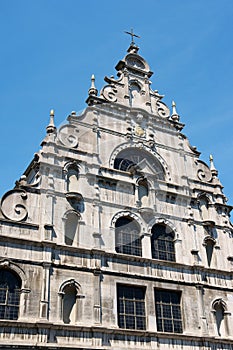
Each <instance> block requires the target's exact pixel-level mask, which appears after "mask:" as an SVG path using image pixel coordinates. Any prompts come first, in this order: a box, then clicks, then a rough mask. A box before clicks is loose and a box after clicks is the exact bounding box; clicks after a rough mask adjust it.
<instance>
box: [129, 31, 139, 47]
mask: <svg viewBox="0 0 233 350" xmlns="http://www.w3.org/2000/svg"><path fill="white" fill-rule="evenodd" d="M125 33H126V34H129V35H130V36H131V45H135V42H134V37H135V38H140V36H139V35H136V34H134V32H133V28H131V31H130V32H126V31H125Z"/></svg>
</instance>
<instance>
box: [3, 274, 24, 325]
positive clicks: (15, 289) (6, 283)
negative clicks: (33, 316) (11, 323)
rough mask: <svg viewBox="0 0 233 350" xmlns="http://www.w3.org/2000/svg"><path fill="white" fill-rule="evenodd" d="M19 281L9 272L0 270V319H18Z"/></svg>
mask: <svg viewBox="0 0 233 350" xmlns="http://www.w3.org/2000/svg"><path fill="white" fill-rule="evenodd" d="M20 288H21V281H20V279H19V277H18V276H17V275H16V274H14V273H12V272H11V271H8V270H5V269H1V270H0V319H7V320H16V319H17V318H18V311H19V301H20Z"/></svg>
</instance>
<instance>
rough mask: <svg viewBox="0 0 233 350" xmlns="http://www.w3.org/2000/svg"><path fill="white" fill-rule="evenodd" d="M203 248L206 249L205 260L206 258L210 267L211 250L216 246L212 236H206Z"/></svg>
mask: <svg viewBox="0 0 233 350" xmlns="http://www.w3.org/2000/svg"><path fill="white" fill-rule="evenodd" d="M203 246H204V247H205V248H206V258H207V263H208V266H209V267H211V262H212V258H213V250H214V247H215V246H216V240H215V239H214V238H213V237H212V236H210V235H207V236H205V238H204V240H203Z"/></svg>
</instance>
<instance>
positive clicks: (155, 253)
mask: <svg viewBox="0 0 233 350" xmlns="http://www.w3.org/2000/svg"><path fill="white" fill-rule="evenodd" d="M151 232H152V237H151V253H152V258H153V259H159V260H167V261H175V260H176V257H175V247H174V233H173V232H172V231H171V229H170V228H169V227H168V226H166V225H164V224H155V225H154V226H153V227H152V230H151Z"/></svg>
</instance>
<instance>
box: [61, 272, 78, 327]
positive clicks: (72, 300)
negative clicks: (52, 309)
mask: <svg viewBox="0 0 233 350" xmlns="http://www.w3.org/2000/svg"><path fill="white" fill-rule="evenodd" d="M58 295H59V296H60V298H59V314H60V319H61V320H62V321H63V322H64V323H66V324H75V323H76V322H77V321H78V320H79V319H80V317H81V313H82V304H81V300H82V299H83V295H82V294H81V286H80V284H79V283H77V282H76V281H75V280H74V279H70V280H68V281H65V282H64V283H63V284H62V286H61V287H60V291H59V293H58Z"/></svg>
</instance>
